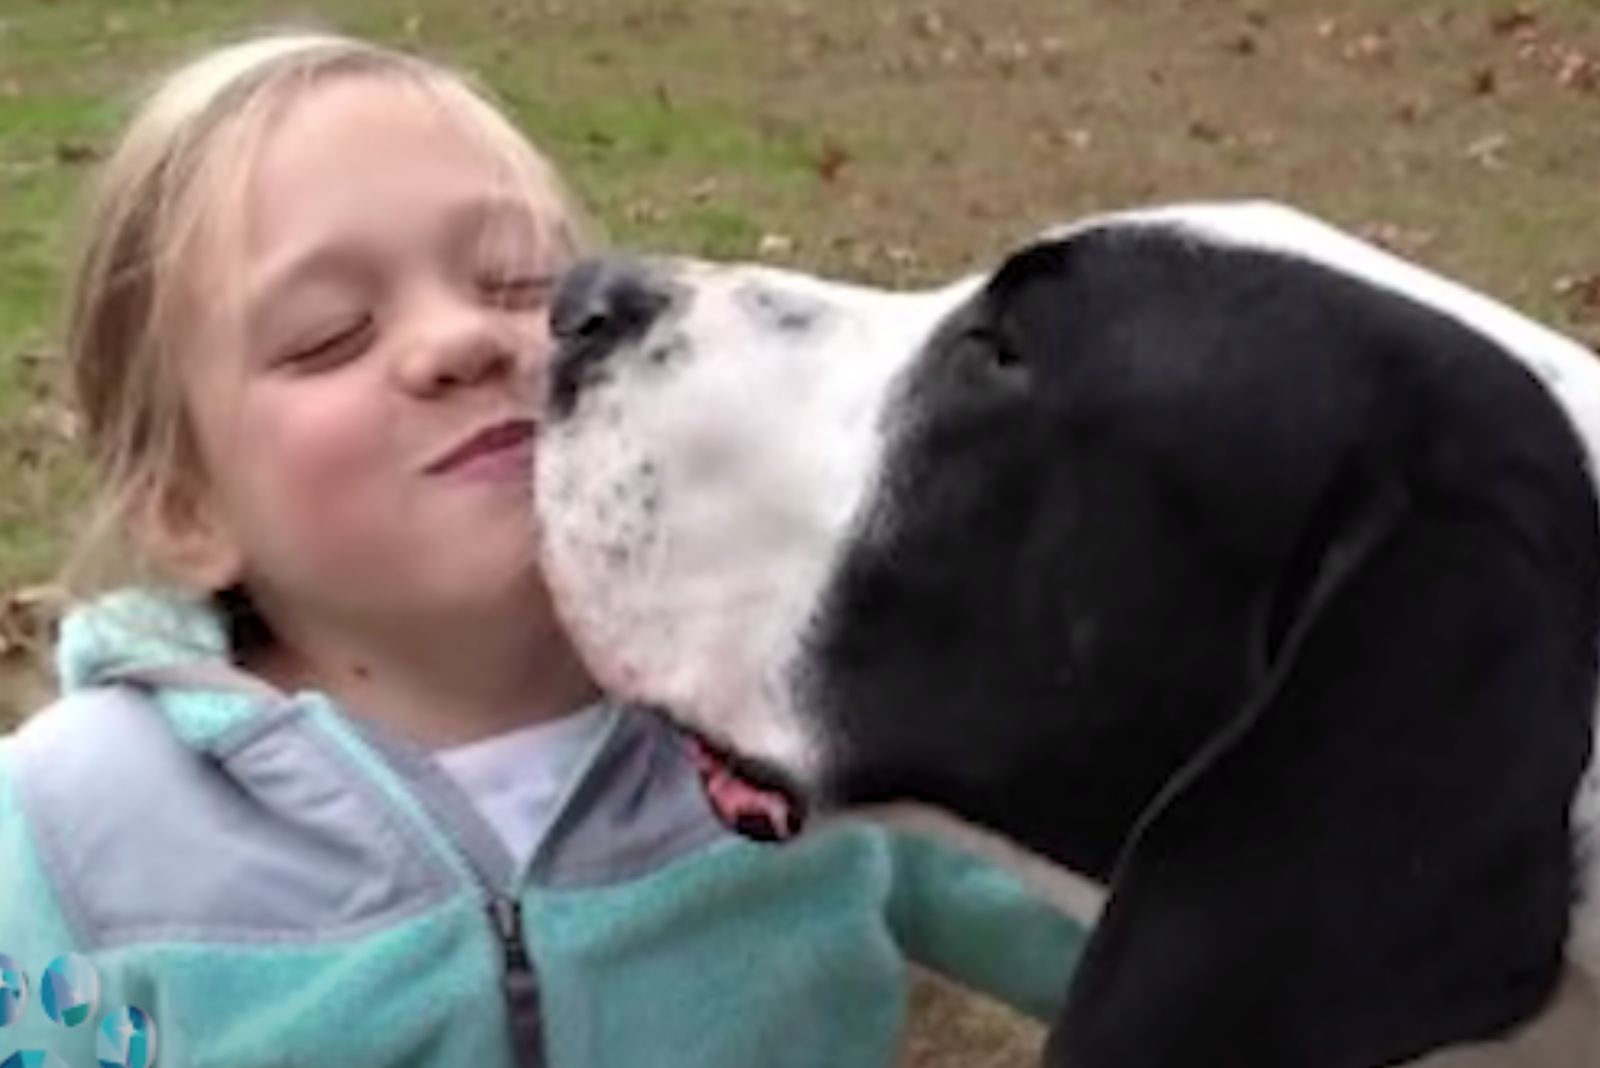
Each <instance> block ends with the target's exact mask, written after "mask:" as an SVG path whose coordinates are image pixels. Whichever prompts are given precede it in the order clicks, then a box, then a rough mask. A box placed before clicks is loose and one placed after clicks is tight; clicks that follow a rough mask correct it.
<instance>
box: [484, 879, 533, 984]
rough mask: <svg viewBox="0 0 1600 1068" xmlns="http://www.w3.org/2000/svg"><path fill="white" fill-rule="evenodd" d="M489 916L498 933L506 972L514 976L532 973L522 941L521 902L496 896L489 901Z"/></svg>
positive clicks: (525, 947) (526, 949)
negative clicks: (503, 953)
mask: <svg viewBox="0 0 1600 1068" xmlns="http://www.w3.org/2000/svg"><path fill="white" fill-rule="evenodd" d="M489 914H490V917H491V918H492V919H493V920H494V926H495V930H497V931H498V932H500V948H501V949H502V950H504V952H505V959H506V972H507V973H508V974H516V973H523V972H531V971H533V966H532V963H531V962H530V961H529V960H528V948H527V946H526V944H524V942H523V941H522V902H520V901H518V900H517V899H516V898H512V897H500V896H496V897H494V898H492V899H490V901H489Z"/></svg>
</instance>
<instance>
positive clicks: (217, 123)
mask: <svg viewBox="0 0 1600 1068" xmlns="http://www.w3.org/2000/svg"><path fill="white" fill-rule="evenodd" d="M345 77H373V78H382V79H386V80H391V81H393V82H395V83H396V84H399V85H402V86H405V87H408V88H411V89H414V90H418V91H420V92H421V93H422V94H424V95H425V96H426V97H427V98H428V99H429V100H431V101H432V102H433V103H434V104H436V105H437V106H438V107H439V108H440V110H441V111H442V112H443V113H444V114H445V115H446V116H447V117H448V118H449V119H451V120H452V121H454V122H455V123H457V124H458V125H459V126H460V127H461V129H462V130H463V131H464V132H465V133H467V134H468V135H469V136H471V137H473V138H474V139H475V140H477V141H478V143H480V144H481V145H482V146H483V147H484V148H485V149H486V150H488V153H489V155H490V158H491V159H493V160H494V161H495V163H496V165H497V166H499V167H501V168H503V170H504V173H505V175H506V176H507V177H508V179H510V181H511V182H512V183H513V188H514V190H515V191H516V193H517V195H518V196H519V197H523V198H526V202H527V204H528V206H529V214H530V215H531V216H532V218H533V220H534V225H535V227H536V230H537V231H538V233H537V236H538V239H539V242H540V245H541V247H544V248H558V249H561V250H563V251H565V252H568V253H577V252H579V251H581V250H582V249H583V248H584V247H585V246H587V244H588V243H589V227H588V224H587V220H585V219H584V218H583V217H582V216H581V215H580V213H579V209H578V206H577V203H576V202H575V200H574V199H573V198H572V197H571V196H570V195H569V193H568V192H567V190H566V188H565V187H564V185H563V183H562V182H561V180H560V178H559V176H558V175H557V174H556V172H555V170H554V168H553V167H552V166H551V165H550V163H549V162H548V161H547V160H546V159H545V157H544V156H543V155H542V154H541V153H540V152H539V151H538V150H537V149H535V148H534V147H533V146H532V145H531V144H530V143H529V142H528V141H527V139H525V138H524V137H523V136H522V135H521V134H520V133H519V132H518V131H517V130H516V128H515V127H514V126H512V124H511V123H510V121H509V120H508V119H507V118H506V117H505V115H504V114H503V113H502V112H501V111H500V110H499V109H498V108H497V107H496V105H495V104H494V103H492V102H491V98H490V97H489V95H488V94H487V93H486V92H485V91H484V90H483V89H482V88H481V87H479V86H478V85H476V84H475V83H474V82H473V81H472V80H470V79H469V78H468V77H467V76H466V75H464V74H462V73H460V72H458V71H454V70H451V69H450V68H447V67H443V66H440V65H438V64H435V63H432V62H429V61H427V60H423V59H420V58H417V57H415V56H412V55H408V54H406V53H403V52H397V51H394V50H391V49H388V48H384V47H381V46H379V45H375V44H370V43H367V42H363V41H357V40H352V39H349V38H345V37H340V36H335V35H331V34H322V33H275V34H270V35H266V36H260V37H256V38H253V39H250V40H247V41H244V42H241V43H237V44H233V45H229V46H226V47H222V48H219V49H217V50H215V51H212V52H209V53H207V54H205V55H203V56H201V57H200V58H198V59H196V60H194V61H192V62H190V63H188V64H187V65H185V66H182V67H180V68H178V69H177V70H176V71H174V72H172V73H171V74H169V75H168V76H167V77H166V78H164V79H163V80H162V81H161V82H159V83H158V84H157V85H156V86H155V88H154V90H153V91H152V92H151V93H150V94H149V95H148V96H147V97H146V98H145V99H144V101H143V103H142V105H141V106H140V108H139V109H138V111H137V112H136V114H135V115H134V117H133V118H132V120H131V121H130V122H129V124H128V126H127V128H126V129H125V131H124V133H123V136H122V139H121V141H120V142H119V143H118V145H117V147H116V148H115V150H114V151H113V152H112V153H111V155H110V156H109V158H108V159H107V161H106V163H105V164H104V167H103V169H102V170H101V172H100V175H99V178H98V182H97V183H96V185H95V187H94V188H93V190H92V193H91V197H90V201H89V204H88V207H87V210H86V212H85V215H84V223H83V226H84V229H83V234H82V238H81V248H80V251H79V255H78V257H77V261H76V263H75V266H74V270H73V271H72V274H71V277H70V280H69V285H68V300H67V304H66V309H65V311H66V324H65V329H64V334H65V344H64V348H65V358H66V365H67V370H68V374H69V376H70V385H71V388H72V390H73V394H74V401H75V403H76V406H77V410H78V414H79V417H80V419H81V424H82V430H83V434H84V439H85V443H86V445H87V447H88V451H89V456H90V461H91V463H92V465H93V470H94V475H95V479H96V486H95V496H94V498H93V500H92V503H91V511H90V515H89V516H88V518H87V522H86V523H85V525H84V527H83V530H82V532H81V534H80V536H79V538H78V544H77V545H76V547H75V549H74V551H73V553H72V555H71V556H70V557H69V559H68V561H67V564H66V566H65V569H64V574H63V577H64V580H65V582H66V584H67V586H68V588H69V590H70V591H71V592H72V593H74V594H75V595H78V596H83V595H88V594H92V593H96V592H100V591H103V590H106V589H108V588H110V587H113V586H117V585H123V584H127V583H130V582H132V583H148V582H151V581H157V582H160V581H163V580H164V579H166V578H167V576H165V575H163V573H162V568H161V567H160V563H159V561H157V560H154V559H152V558H151V555H150V554H149V553H148V552H147V551H146V550H145V548H144V547H143V546H142V545H141V539H140V537H139V535H138V526H139V516H140V512H141V510H144V509H149V508H152V507H157V506H159V502H160V501H161V499H162V498H163V496H164V495H165V494H166V493H168V492H169V491H170V490H171V489H173V488H174V487H175V486H176V485H179V484H180V482H179V480H181V479H183V478H185V477H188V476H190V475H192V474H196V473H198V466H199V457H198V453H197V450H196V448H195V446H194V440H193V431H192V429H191V427H190V424H189V420H188V418H187V415H186V413H185V411H184V405H183V401H182V394H181V391H180V389H179V387H178V382H177V376H176V371H175V361H174V353H173V349H174V347H175V342H174V338H175V336H176V334H177V331H178V329H179V328H180V326H181V323H182V321H183V319H184V310H185V307H186V305H185V301H184V299H183V298H184V297H185V296H189V294H186V293H184V292H183V290H184V286H185V276H184V274H183V273H182V270H181V268H182V265H183V264H185V263H186V262H189V261H190V260H191V254H192V253H193V251H194V248H195V245H196V238H197V236H198V235H200V234H201V233H206V234H207V235H208V237H214V235H215V234H216V232H217V231H218V230H219V229H220V230H226V229H227V228H228V227H229V226H230V225H232V226H237V222H236V221H234V220H233V219H232V218H231V217H232V216H237V214H238V212H237V211H233V212H231V213H230V212H229V211H228V210H227V205H230V204H233V203H236V202H237V199H238V197H239V195H240V194H241V193H242V190H243V186H244V183H245V182H246V181H247V180H248V175H249V172H250V170H251V167H252V165H253V162H254V159H255V157H256V154H257V153H258V151H259V148H260V145H261V143H262V142H263V140H264V139H265V136H266V134H267V133H268V131H269V130H270V128H271V125H272V123H273V122H274V121H275V120H276V118H277V117H278V116H280V115H281V114H283V112H284V111H285V110H287V109H288V108H289V107H290V106H292V105H293V104H294V103H295V102H297V101H298V100H300V99H302V98H303V96H304V94H306V93H307V92H309V91H311V90H312V89H313V88H314V87H316V86H318V85H321V84H324V83H326V82H327V81H329V80H330V79H336V78H345Z"/></svg>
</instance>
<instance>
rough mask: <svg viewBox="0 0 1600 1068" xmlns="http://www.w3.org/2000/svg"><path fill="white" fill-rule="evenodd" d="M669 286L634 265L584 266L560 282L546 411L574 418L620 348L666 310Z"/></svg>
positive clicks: (614, 261)
mask: <svg viewBox="0 0 1600 1068" xmlns="http://www.w3.org/2000/svg"><path fill="white" fill-rule="evenodd" d="M667 301H668V290H667V286H666V284H665V283H664V282H663V281H662V280H661V279H660V278H659V277H658V276H657V275H656V274H654V273H652V272H651V270H650V269H649V268H648V267H646V266H645V265H644V264H642V263H639V262H638V261H636V260H628V259H621V258H615V257H607V258H600V259H591V260H584V261H582V262H580V263H578V264H577V265H576V266H574V267H573V268H572V269H570V270H569V271H567V273H566V274H565V275H564V276H563V277H562V279H561V283H560V285H558V286H557V288H556V296H555V302H554V303H553V304H552V305H551V308H550V332H551V333H552V334H553V335H554V336H555V339H556V351H555V355H554V356H553V357H552V358H551V364H550V385H549V393H548V411H549V414H550V415H552V416H553V417H555V418H557V419H559V418H563V417H565V416H567V415H569V414H571V412H572V410H573V408H575V407H576V406H577V403H578V397H579V395H580V394H581V393H582V392H583V390H584V387H585V386H587V385H588V384H589V383H590V382H592V381H594V379H595V377H596V375H597V373H598V371H599V369H600V368H601V366H603V365H604V364H605V362H606V360H607V359H609V358H610V356H611V354H612V353H614V352H615V351H616V350H617V347H618V346H619V345H621V344H622V343H623V342H625V341H627V340H628V339H629V338H632V337H637V336H639V335H641V334H643V333H644V332H645V330H647V329H648V328H649V326H650V324H651V322H653V321H654V320H655V318H656V316H658V315H660V314H661V312H662V310H663V309H664V308H666V306H667Z"/></svg>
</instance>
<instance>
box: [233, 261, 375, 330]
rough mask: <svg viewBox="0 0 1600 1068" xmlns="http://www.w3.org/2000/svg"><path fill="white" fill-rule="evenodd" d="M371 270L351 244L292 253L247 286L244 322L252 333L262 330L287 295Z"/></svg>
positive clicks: (359, 275)
mask: <svg viewBox="0 0 1600 1068" xmlns="http://www.w3.org/2000/svg"><path fill="white" fill-rule="evenodd" d="M370 270H371V267H370V264H369V263H368V261H367V258H366V257H365V256H364V255H363V254H362V252H361V251H360V250H359V249H357V248H355V247H353V246H349V245H343V244H319V245H314V246H312V247H311V248H310V249H307V250H305V251H303V252H299V253H296V254H293V255H291V256H289V257H288V258H286V259H285V260H284V261H283V262H282V263H281V264H278V265H274V266H272V267H270V268H269V269H268V271H267V273H266V274H265V276H264V277H262V278H261V279H259V280H251V281H249V282H247V283H246V290H245V299H244V319H245V324H246V326H247V328H249V329H251V330H252V331H253V330H255V329H257V328H259V327H260V326H261V325H263V324H262V320H264V319H265V318H266V317H267V316H268V315H270V313H271V312H272V310H273V309H274V308H275V307H276V306H277V305H278V303H279V301H280V300H281V299H282V297H283V296H284V294H285V293H287V292H289V291H291V290H293V289H295V288H298V287H299V286H303V285H305V284H306V283H308V282H315V281H318V280H324V279H326V280H329V281H345V280H350V279H353V278H359V277H361V276H362V275H364V274H366V273H368V272H369V271H370Z"/></svg>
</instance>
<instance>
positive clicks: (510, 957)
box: [489, 895, 546, 1066]
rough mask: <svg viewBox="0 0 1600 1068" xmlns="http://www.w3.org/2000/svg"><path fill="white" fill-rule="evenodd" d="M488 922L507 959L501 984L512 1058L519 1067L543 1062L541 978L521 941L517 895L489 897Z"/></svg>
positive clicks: (519, 908) (520, 920) (520, 908)
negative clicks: (497, 937) (508, 1026)
mask: <svg viewBox="0 0 1600 1068" xmlns="http://www.w3.org/2000/svg"><path fill="white" fill-rule="evenodd" d="M489 922H490V923H492V924H493V925H494V929H495V931H496V932H497V933H498V934H499V935H500V949H501V952H502V954H503V955H504V958H505V977H504V979H503V980H502V984H503V986H504V994H505V999H506V1016H507V1021H508V1023H509V1024H510V1027H511V1036H510V1037H511V1049H512V1053H513V1057H514V1059H515V1062H516V1064H518V1065H519V1066H522V1065H526V1066H536V1065H544V1064H545V1063H546V1062H545V1050H544V1015H543V1008H542V1006H541V1005H540V1002H539V979H538V976H536V975H534V973H533V962H532V961H530V960H529V959H528V948H527V946H526V945H525V944H524V942H523V940H522V935H523V931H522V903H521V902H520V901H518V900H517V899H516V898H514V897H501V896H499V895H496V896H494V897H492V898H490V899H489Z"/></svg>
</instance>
